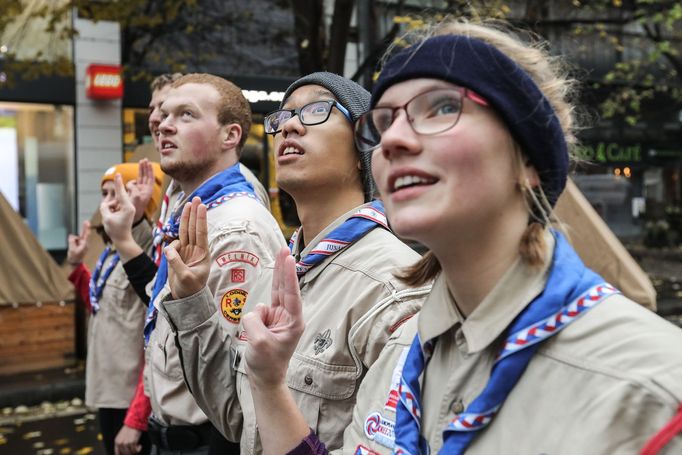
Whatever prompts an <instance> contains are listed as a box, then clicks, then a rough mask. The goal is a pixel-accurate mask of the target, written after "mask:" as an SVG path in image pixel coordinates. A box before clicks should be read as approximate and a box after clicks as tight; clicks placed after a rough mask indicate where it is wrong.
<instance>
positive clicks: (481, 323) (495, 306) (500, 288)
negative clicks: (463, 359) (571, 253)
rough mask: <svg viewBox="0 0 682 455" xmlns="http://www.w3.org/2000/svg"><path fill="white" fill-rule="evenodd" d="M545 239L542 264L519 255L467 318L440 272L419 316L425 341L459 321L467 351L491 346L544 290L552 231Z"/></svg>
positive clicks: (551, 251) (550, 256) (551, 247)
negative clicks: (535, 265) (531, 263)
mask: <svg viewBox="0 0 682 455" xmlns="http://www.w3.org/2000/svg"><path fill="white" fill-rule="evenodd" d="M545 242H546V244H547V251H546V253H545V263H544V264H543V265H542V266H541V267H539V268H536V267H531V266H529V265H528V264H526V263H525V262H524V261H523V260H522V259H521V258H518V259H517V260H516V261H515V262H514V263H513V264H512V266H511V267H510V268H509V269H508V270H507V271H506V272H505V274H504V275H503V276H502V278H501V279H500V280H499V281H498V282H497V284H496V285H495V287H494V288H493V289H492V290H491V291H490V293H488V295H487V296H486V297H485V298H484V299H483V301H482V302H481V303H480V304H479V305H478V306H477V307H476V309H475V310H474V311H473V312H472V313H471V314H470V315H469V316H468V317H467V318H466V319H465V318H464V317H463V316H462V314H461V313H460V312H459V310H458V309H457V306H456V304H455V301H454V299H453V297H452V294H450V291H449V290H448V288H447V284H446V281H445V278H444V277H443V275H442V274H441V275H440V276H439V277H438V278H437V279H436V282H435V283H434V285H433V290H432V291H431V294H430V295H429V297H428V299H427V300H426V302H425V303H424V307H423V309H422V311H421V314H420V316H419V333H420V336H421V338H422V340H423V341H426V340H428V339H432V338H435V337H437V336H439V335H441V334H443V333H444V332H446V331H447V330H449V329H450V328H452V327H453V326H455V325H456V324H458V323H459V324H461V327H462V333H463V335H464V339H465V341H466V351H467V352H468V353H475V352H480V351H482V350H484V349H486V348H487V347H488V346H490V345H491V344H492V343H493V342H494V341H495V340H496V339H497V338H499V336H500V335H502V334H503V333H504V332H505V330H506V329H507V327H509V325H510V324H511V323H512V321H513V320H514V319H515V318H516V317H517V316H518V315H519V313H521V311H523V309H524V308H526V306H527V305H528V304H529V303H530V302H531V301H532V300H533V299H534V298H535V297H537V296H538V295H539V294H540V293H541V292H542V291H543V289H544V287H545V283H546V281H547V272H548V270H549V267H550V265H551V262H552V257H553V253H554V244H555V241H554V237H553V236H552V235H551V233H549V232H547V233H546V234H545Z"/></svg>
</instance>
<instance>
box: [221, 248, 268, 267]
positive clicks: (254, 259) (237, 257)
mask: <svg viewBox="0 0 682 455" xmlns="http://www.w3.org/2000/svg"><path fill="white" fill-rule="evenodd" d="M259 260H260V259H259V258H258V256H256V255H255V254H253V253H249V252H248V251H228V252H227V253H223V254H221V255H220V256H218V257H217V258H216V260H215V261H216V263H217V264H218V265H219V266H220V267H222V266H224V265H227V264H229V263H230V262H243V263H245V264H249V265H251V266H252V267H255V266H257V265H258V261H259Z"/></svg>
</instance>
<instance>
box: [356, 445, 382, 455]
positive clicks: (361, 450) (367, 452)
mask: <svg viewBox="0 0 682 455" xmlns="http://www.w3.org/2000/svg"><path fill="white" fill-rule="evenodd" d="M355 455H379V452H375V451H374V450H372V449H368V448H367V447H365V446H363V445H359V446H357V447H356V448H355Z"/></svg>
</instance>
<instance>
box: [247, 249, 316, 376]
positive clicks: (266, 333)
mask: <svg viewBox="0 0 682 455" xmlns="http://www.w3.org/2000/svg"><path fill="white" fill-rule="evenodd" d="M271 299H272V304H271V305H270V306H267V305H264V304H262V303H261V304H258V305H257V306H256V308H255V309H254V311H252V312H250V313H248V314H246V315H244V317H243V318H242V324H243V327H244V330H245V331H246V336H247V337H248V345H247V348H246V353H245V358H246V366H247V370H248V372H249V379H250V380H252V381H256V382H257V383H258V384H259V385H266V386H277V385H281V384H283V383H284V380H285V378H286V373H287V368H288V367H289V360H290V359H291V356H292V355H293V353H294V350H295V349H296V345H297V344H298V340H299V339H300V338H301V335H302V334H303V329H304V327H305V324H304V322H303V313H302V310H301V307H302V300H301V292H300V290H299V285H298V277H297V276H296V262H295V261H294V258H293V257H292V256H291V254H290V253H289V250H288V249H286V248H282V250H280V252H279V253H278V254H277V259H276V260H275V271H274V274H273V276H272V296H271Z"/></svg>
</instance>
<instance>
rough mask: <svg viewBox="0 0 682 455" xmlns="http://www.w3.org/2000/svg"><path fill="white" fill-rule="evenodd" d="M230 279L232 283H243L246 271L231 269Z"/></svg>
mask: <svg viewBox="0 0 682 455" xmlns="http://www.w3.org/2000/svg"><path fill="white" fill-rule="evenodd" d="M230 278H231V279H232V282H233V283H243V282H244V281H246V270H244V269H232V270H230Z"/></svg>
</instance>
